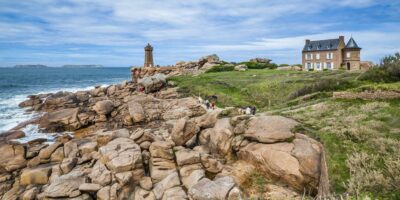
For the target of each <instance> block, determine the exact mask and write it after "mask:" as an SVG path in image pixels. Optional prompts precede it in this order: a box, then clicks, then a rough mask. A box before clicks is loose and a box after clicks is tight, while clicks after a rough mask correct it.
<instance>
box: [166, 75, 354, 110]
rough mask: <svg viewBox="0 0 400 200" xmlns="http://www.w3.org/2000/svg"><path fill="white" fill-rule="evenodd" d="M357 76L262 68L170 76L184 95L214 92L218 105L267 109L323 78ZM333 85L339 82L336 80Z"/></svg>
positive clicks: (346, 78)
mask: <svg viewBox="0 0 400 200" xmlns="http://www.w3.org/2000/svg"><path fill="white" fill-rule="evenodd" d="M358 75H359V74H358V73H345V72H342V71H329V72H297V71H284V70H269V69H261V70H248V71H244V72H237V71H229V72H219V73H206V74H201V75H199V76H178V77H172V78H170V79H171V80H172V81H174V82H176V83H177V85H178V86H179V87H180V88H181V89H180V91H181V92H183V93H186V94H187V95H194V96H198V95H201V96H203V97H206V96H211V95H217V96H218V103H217V105H218V106H221V107H226V106H248V105H255V106H256V107H257V108H258V109H261V110H269V109H271V108H273V107H274V106H279V105H285V104H286V103H288V101H289V100H291V99H292V98H295V97H296V92H297V91H300V90H301V89H304V88H305V87H307V88H306V89H304V91H303V93H302V94H303V95H304V94H307V93H312V92H314V90H313V89H314V88H316V87H317V86H318V85H317V84H318V83H321V82H324V81H325V82H326V80H341V81H347V80H348V79H350V80H353V79H355V77H356V76H358ZM313 84H314V85H313ZM335 86H337V87H341V86H342V85H341V83H338V84H336V82H335ZM343 86H344V85H343ZM335 89H336V88H335ZM319 90H323V89H321V88H319ZM328 90H332V88H331V89H328Z"/></svg>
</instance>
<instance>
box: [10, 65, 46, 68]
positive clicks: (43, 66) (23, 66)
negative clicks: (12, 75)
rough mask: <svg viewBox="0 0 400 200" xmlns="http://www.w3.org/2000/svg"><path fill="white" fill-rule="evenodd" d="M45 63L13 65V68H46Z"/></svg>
mask: <svg viewBox="0 0 400 200" xmlns="http://www.w3.org/2000/svg"><path fill="white" fill-rule="evenodd" d="M47 67H48V66H46V65H39V64H38V65H15V66H14V68H47Z"/></svg>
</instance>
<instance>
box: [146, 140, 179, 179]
mask: <svg viewBox="0 0 400 200" xmlns="http://www.w3.org/2000/svg"><path fill="white" fill-rule="evenodd" d="M172 147H173V144H171V143H169V142H165V141H155V142H153V143H152V144H151V145H150V148H149V151H150V161H149V170H150V176H151V178H152V181H153V183H158V182H160V181H161V180H163V179H164V178H165V177H166V176H168V175H169V174H171V173H173V172H176V165H175V161H174V154H173V152H172Z"/></svg>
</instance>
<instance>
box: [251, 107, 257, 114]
mask: <svg viewBox="0 0 400 200" xmlns="http://www.w3.org/2000/svg"><path fill="white" fill-rule="evenodd" d="M250 109H251V114H252V115H255V114H256V107H255V106H250Z"/></svg>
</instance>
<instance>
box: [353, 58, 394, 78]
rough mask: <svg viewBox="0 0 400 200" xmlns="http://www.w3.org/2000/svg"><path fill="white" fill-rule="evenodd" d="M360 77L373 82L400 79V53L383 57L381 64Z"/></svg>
mask: <svg viewBox="0 0 400 200" xmlns="http://www.w3.org/2000/svg"><path fill="white" fill-rule="evenodd" d="M359 79H360V80H366V81H372V82H396V81H400V53H399V52H397V53H395V54H394V55H389V56H386V57H384V58H382V60H381V63H380V64H379V65H377V66H374V67H373V68H371V69H369V70H367V71H366V72H364V73H363V74H362V75H361V76H360V78H359Z"/></svg>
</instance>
